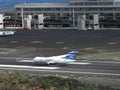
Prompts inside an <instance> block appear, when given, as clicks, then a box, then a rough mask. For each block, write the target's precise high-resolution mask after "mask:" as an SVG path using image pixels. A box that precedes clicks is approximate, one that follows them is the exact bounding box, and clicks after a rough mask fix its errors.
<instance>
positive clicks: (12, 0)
mask: <svg viewBox="0 0 120 90" xmlns="http://www.w3.org/2000/svg"><path fill="white" fill-rule="evenodd" d="M67 2H69V0H0V9H2V8H6V9H7V8H13V7H14V5H16V4H22V3H67Z"/></svg>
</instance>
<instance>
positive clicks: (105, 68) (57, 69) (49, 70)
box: [0, 57, 120, 78]
mask: <svg viewBox="0 0 120 90" xmlns="http://www.w3.org/2000/svg"><path fill="white" fill-rule="evenodd" d="M16 60H17V58H14V57H11V58H10V57H9V58H6V57H1V58H0V69H1V70H20V71H24V72H30V73H34V74H42V75H68V76H75V77H78V76H82V75H88V76H89V75H90V76H91V75H92V76H107V77H115V78H117V77H120V72H119V70H120V67H119V66H120V62H100V61H99V62H89V61H87V62H83V61H81V62H80V61H77V62H73V63H70V64H68V65H66V66H59V65H50V66H36V65H35V64H34V63H33V62H29V60H28V62H27V61H26V62H25V61H23V62H22V61H16Z"/></svg>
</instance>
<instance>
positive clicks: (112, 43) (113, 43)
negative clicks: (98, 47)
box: [107, 42, 118, 45]
mask: <svg viewBox="0 0 120 90" xmlns="http://www.w3.org/2000/svg"><path fill="white" fill-rule="evenodd" d="M107 44H109V45H116V44H118V43H115V42H111V43H107Z"/></svg>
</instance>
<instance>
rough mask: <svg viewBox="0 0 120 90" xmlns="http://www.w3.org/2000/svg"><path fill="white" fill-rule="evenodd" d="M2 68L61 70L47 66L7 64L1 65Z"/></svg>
mask: <svg viewBox="0 0 120 90" xmlns="http://www.w3.org/2000/svg"><path fill="white" fill-rule="evenodd" d="M1 68H14V69H17V68H18V69H30V70H31V69H59V67H45V66H41V67H40V66H23V65H5V64H0V69H1Z"/></svg>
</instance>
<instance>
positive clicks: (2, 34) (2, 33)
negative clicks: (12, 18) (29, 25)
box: [0, 31, 14, 36]
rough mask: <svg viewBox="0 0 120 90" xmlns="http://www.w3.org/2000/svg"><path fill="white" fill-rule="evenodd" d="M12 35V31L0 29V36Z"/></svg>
mask: <svg viewBox="0 0 120 90" xmlns="http://www.w3.org/2000/svg"><path fill="white" fill-rule="evenodd" d="M9 35H14V31H0V36H9Z"/></svg>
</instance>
